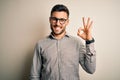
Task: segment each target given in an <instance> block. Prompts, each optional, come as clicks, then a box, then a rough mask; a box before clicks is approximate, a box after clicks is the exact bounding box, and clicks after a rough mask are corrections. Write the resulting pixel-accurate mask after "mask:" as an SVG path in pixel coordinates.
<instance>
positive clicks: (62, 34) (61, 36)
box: [52, 32, 66, 39]
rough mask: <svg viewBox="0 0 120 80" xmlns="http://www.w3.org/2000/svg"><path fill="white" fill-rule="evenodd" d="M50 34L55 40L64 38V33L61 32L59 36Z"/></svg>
mask: <svg viewBox="0 0 120 80" xmlns="http://www.w3.org/2000/svg"><path fill="white" fill-rule="evenodd" d="M52 34H53V36H54V37H55V38H56V39H62V38H63V37H64V36H65V34H66V32H63V33H61V34H54V33H52Z"/></svg>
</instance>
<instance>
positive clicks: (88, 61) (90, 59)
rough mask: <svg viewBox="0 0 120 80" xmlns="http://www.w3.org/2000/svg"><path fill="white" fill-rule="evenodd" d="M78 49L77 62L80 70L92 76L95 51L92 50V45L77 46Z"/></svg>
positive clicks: (94, 65)
mask: <svg viewBox="0 0 120 80" xmlns="http://www.w3.org/2000/svg"><path fill="white" fill-rule="evenodd" d="M79 45H80V49H79V53H80V55H79V62H80V65H81V66H82V68H83V69H84V70H85V71H86V72H88V73H90V74H93V73H94V72H95V69H96V51H95V48H94V43H90V44H86V46H85V45H83V44H79Z"/></svg>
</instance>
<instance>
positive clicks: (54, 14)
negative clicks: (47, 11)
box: [51, 11, 67, 18]
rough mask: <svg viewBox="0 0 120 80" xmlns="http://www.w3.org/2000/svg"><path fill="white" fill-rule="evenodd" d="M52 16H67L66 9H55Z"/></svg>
mask: <svg viewBox="0 0 120 80" xmlns="http://www.w3.org/2000/svg"><path fill="white" fill-rule="evenodd" d="M51 16H52V17H57V18H67V13H66V12H64V11H55V12H53V13H52V15H51Z"/></svg>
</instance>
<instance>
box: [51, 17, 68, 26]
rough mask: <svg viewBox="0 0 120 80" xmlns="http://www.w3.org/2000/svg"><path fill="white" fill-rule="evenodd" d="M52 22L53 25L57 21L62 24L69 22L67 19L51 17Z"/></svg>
mask: <svg viewBox="0 0 120 80" xmlns="http://www.w3.org/2000/svg"><path fill="white" fill-rule="evenodd" d="M50 20H51V22H52V23H56V22H57V21H59V23H60V24H65V22H66V21H67V19H65V18H56V17H50Z"/></svg>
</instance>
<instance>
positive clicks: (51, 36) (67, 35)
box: [49, 32, 70, 39]
mask: <svg viewBox="0 0 120 80" xmlns="http://www.w3.org/2000/svg"><path fill="white" fill-rule="evenodd" d="M49 37H50V38H53V39H56V38H55V37H54V36H53V34H52V33H50V35H49ZM64 37H68V38H69V37H70V35H69V34H68V33H67V32H66V34H65V36H64Z"/></svg>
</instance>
